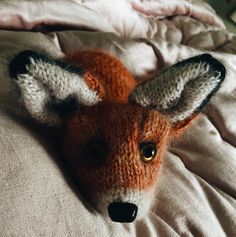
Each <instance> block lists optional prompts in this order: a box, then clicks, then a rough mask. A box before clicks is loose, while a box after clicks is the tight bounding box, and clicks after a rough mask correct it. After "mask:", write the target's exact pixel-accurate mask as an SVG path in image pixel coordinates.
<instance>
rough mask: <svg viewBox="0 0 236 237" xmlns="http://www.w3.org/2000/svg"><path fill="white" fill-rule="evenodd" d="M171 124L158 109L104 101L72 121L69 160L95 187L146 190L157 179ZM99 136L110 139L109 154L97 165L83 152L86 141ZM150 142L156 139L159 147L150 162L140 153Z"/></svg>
mask: <svg viewBox="0 0 236 237" xmlns="http://www.w3.org/2000/svg"><path fill="white" fill-rule="evenodd" d="M170 127H171V125H170V123H169V122H168V120H166V119H165V118H164V117H163V116H162V115H161V114H159V113H158V112H156V111H151V110H147V109H145V108H142V107H139V106H136V105H128V104H110V103H101V104H99V105H95V106H92V107H84V108H81V109H80V112H79V116H78V117H73V118H71V119H70V120H69V122H68V134H67V144H69V146H70V147H68V149H67V150H68V152H69V160H70V162H72V163H73V167H74V168H75V172H76V173H77V174H78V176H79V178H80V179H81V180H82V181H83V182H85V184H86V185H88V184H89V186H90V187H91V186H92V187H93V188H94V189H100V190H107V189H110V188H132V189H146V188H148V187H151V186H152V185H153V183H154V182H155V181H156V176H157V174H158V170H159V168H160V166H161V163H162V158H163V155H164V153H165V150H166V143H167V140H168V136H169V132H170ZM97 138H98V139H104V140H105V141H106V143H107V144H108V146H109V154H108V157H107V161H106V162H105V164H104V165H102V166H101V167H96V168H94V167H89V166H86V165H84V163H83V155H81V151H82V148H83V146H84V144H86V143H87V142H89V141H91V140H93V139H97ZM146 141H152V142H155V143H156V144H157V149H158V152H157V156H156V157H155V158H154V160H153V161H152V162H150V163H148V164H145V163H143V162H142V161H141V159H140V156H139V144H140V143H142V142H146ZM82 154H83V153H82Z"/></svg>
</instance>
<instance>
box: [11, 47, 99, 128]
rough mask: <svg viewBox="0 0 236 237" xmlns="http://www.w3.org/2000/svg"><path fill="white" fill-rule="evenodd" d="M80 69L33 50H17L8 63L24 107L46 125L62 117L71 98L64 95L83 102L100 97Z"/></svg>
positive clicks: (91, 102)
mask: <svg viewBox="0 0 236 237" xmlns="http://www.w3.org/2000/svg"><path fill="white" fill-rule="evenodd" d="M80 71H81V70H77V68H75V67H72V66H71V65H70V64H68V65H66V63H63V62H59V61H58V60H53V59H50V58H48V57H45V55H42V54H39V53H36V52H33V51H23V52H21V53H19V54H18V55H17V56H16V57H15V58H14V59H13V60H12V61H11V62H10V65H9V72H10V75H11V76H12V77H13V78H14V79H15V80H16V83H17V85H18V87H19V89H20V92H21V99H22V101H23V104H24V106H25V108H26V109H27V110H28V112H29V113H30V114H31V116H32V117H34V118H35V119H36V120H38V121H40V122H41V123H45V124H48V125H59V124H60V123H61V122H62V118H65V117H66V116H65V114H64V113H67V112H68V111H67V107H68V106H69V104H71V100H69V104H68V103H67V102H68V98H69V99H70V98H71V97H73V98H74V99H75V101H74V104H76V102H77V104H83V105H93V104H96V103H98V102H99V101H100V98H99V95H98V94H97V92H96V91H93V90H91V89H90V88H89V86H88V85H87V83H86V81H85V80H84V78H83V74H81V73H80ZM60 104H61V105H62V106H60ZM63 105H65V106H66V108H65V106H64V108H63ZM53 106H54V107H53ZM57 107H58V108H59V110H58V109H57ZM60 109H62V110H60ZM69 112H70V111H69Z"/></svg>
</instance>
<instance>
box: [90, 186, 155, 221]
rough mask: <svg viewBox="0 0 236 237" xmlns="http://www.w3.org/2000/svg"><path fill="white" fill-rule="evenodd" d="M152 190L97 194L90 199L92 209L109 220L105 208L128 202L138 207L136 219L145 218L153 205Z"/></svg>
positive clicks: (115, 191)
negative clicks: (114, 203)
mask: <svg viewBox="0 0 236 237" xmlns="http://www.w3.org/2000/svg"><path fill="white" fill-rule="evenodd" d="M153 197H154V190H153V189H150V190H132V189H123V190H122V189H119V190H113V189H111V190H107V191H106V192H103V193H97V194H96V195H94V196H93V197H91V198H92V200H91V201H92V204H93V206H94V208H95V209H96V210H97V211H98V212H99V213H101V214H102V215H103V216H104V217H107V218H109V216H108V211H107V208H108V206H109V204H110V203H112V202H129V203H133V204H135V205H136V206H137V207H138V213H137V217H136V220H137V219H140V218H142V217H143V216H145V215H146V214H147V213H148V212H149V210H150V207H151V205H152V203H153Z"/></svg>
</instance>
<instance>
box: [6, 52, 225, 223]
mask: <svg viewBox="0 0 236 237" xmlns="http://www.w3.org/2000/svg"><path fill="white" fill-rule="evenodd" d="M9 72H10V75H11V76H12V78H14V79H15V82H16V84H17V85H18V87H19V89H20V92H21V99H22V103H23V104H24V106H25V108H26V109H27V110H28V112H29V114H30V115H31V116H32V117H33V118H34V119H36V120H38V121H39V122H41V123H43V124H45V125H47V126H61V125H62V124H65V126H66V134H64V144H65V150H66V152H65V159H66V160H67V161H68V163H69V164H70V167H71V170H72V171H73V172H74V176H75V177H76V181H78V182H79V183H80V184H81V185H82V186H83V188H84V189H85V190H86V192H87V194H89V195H87V197H88V198H89V200H90V202H91V203H92V205H93V206H94V208H95V209H96V210H98V211H99V212H100V213H102V214H103V215H104V216H109V217H110V218H111V220H113V221H116V222H132V221H134V220H135V218H136V216H138V218H140V217H142V216H143V215H145V213H147V212H148V210H149V209H150V206H151V204H152V198H153V194H154V191H155V189H156V186H157V185H156V184H157V181H158V175H159V174H160V169H161V165H162V161H163V158H164V155H165V152H166V149H167V146H168V143H169V142H170V141H171V140H172V139H173V138H174V137H176V136H177V135H178V134H180V133H181V132H182V131H183V130H184V129H185V128H186V127H187V126H188V125H189V124H190V122H191V121H192V120H193V119H194V118H195V117H196V116H197V114H198V113H200V112H201V111H202V110H203V109H204V107H205V106H206V105H207V103H208V101H209V100H210V98H211V97H212V96H213V94H214V93H216V91H217V90H218V89H219V87H220V85H221V83H222V82H223V80H224V78H225V68H224V66H223V64H222V63H220V62H219V61H218V60H217V59H215V58H213V57H212V56H211V55H209V54H203V55H199V56H195V57H192V58H190V59H187V60H184V61H182V62H179V63H177V64H175V65H173V66H172V67H170V68H168V69H166V70H165V71H163V72H161V73H160V74H159V75H157V76H156V77H154V78H153V79H151V80H148V81H144V82H142V83H138V82H137V81H136V80H135V78H134V77H133V75H131V74H130V72H129V71H128V69H127V68H126V67H125V66H124V65H123V64H122V63H121V61H119V60H118V59H117V58H115V57H114V56H111V55H109V54H107V53H105V52H102V51H100V50H87V51H76V52H72V53H70V54H67V55H66V57H65V58H63V59H52V58H50V57H49V56H47V55H45V54H41V53H37V52H33V51H23V52H21V53H20V54H18V55H16V56H15V58H14V59H13V60H12V61H11V62H10V65H9ZM71 98H73V100H71ZM68 101H69V102H68ZM70 101H73V102H74V103H75V105H74V111H73V112H72V113H70V115H69V116H64V115H65V113H67V111H68V110H67V109H66V108H65V107H68V106H69V104H70ZM58 105H63V106H64V110H63V109H60V112H59V111H58V108H59V107H60V106H58ZM63 106H62V107H61V108H63Z"/></svg>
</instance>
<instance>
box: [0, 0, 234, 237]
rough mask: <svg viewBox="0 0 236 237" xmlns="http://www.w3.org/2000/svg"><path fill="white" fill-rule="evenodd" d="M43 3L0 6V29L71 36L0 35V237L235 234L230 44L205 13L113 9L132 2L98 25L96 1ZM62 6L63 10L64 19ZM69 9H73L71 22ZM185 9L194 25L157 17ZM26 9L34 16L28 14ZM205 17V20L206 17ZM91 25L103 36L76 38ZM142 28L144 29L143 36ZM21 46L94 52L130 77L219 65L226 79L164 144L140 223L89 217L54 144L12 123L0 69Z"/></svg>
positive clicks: (152, 5)
mask: <svg viewBox="0 0 236 237" xmlns="http://www.w3.org/2000/svg"><path fill="white" fill-rule="evenodd" d="M42 2H43V4H42ZM47 2H50V4H49V5H47V4H46V1H40V2H39V1H20V4H19V5H17V3H18V2H16V1H14V0H11V1H1V3H0V5H1V7H0V9H1V11H2V12H3V13H4V14H6V15H5V16H7V17H8V18H7V17H4V18H1V20H0V25H1V28H2V29H3V28H4V27H5V29H24V30H28V29H39V28H40V29H42V28H44V29H45V25H47V24H49V23H48V22H51V26H53V27H55V26H58V25H61V24H64V25H63V27H66V26H67V27H68V29H69V28H70V29H71V28H73V29H74V30H70V31H61V32H51V33H48V34H42V33H33V32H13V31H3V30H2V31H0V236H4V237H5V236H6V237H8V236H17V237H18V236H19V237H21V236H22V237H26V236H27V237H28V236H63V237H64V236H65V237H66V236H68V237H69V236H70V237H71V236H72V237H76V236H85V237H86V236H95V237H96V236H98V237H101V236H102V237H106V236H112V237H113V236H114V237H121V236H122V237H124V236H131V237H132V236H140V237H141V236H142V237H154V236H161V237H169V236H171V237H172V236H173V237H174V236H188V237H189V236H197V237H198V236H207V237H215V236H217V237H218V236H219V237H224V236H235V229H236V182H235V180H236V148H235V146H236V123H235V117H236V100H235V99H236V80H235V76H236V71H235V65H236V56H235V55H234V54H235V52H236V48H235V42H236V37H235V36H234V35H232V34H229V33H228V32H227V31H225V30H224V27H223V26H222V22H221V21H220V20H219V19H218V18H217V17H216V16H215V15H214V13H213V12H212V10H210V9H209V8H208V7H206V8H205V7H204V11H202V12H201V9H202V8H203V7H202V6H201V5H199V4H197V5H196V7H194V6H195V5H194V3H193V1H179V2H178V1H173V4H172V5H171V6H181V7H180V8H178V11H180V12H179V13H178V11H177V10H176V9H175V8H166V9H165V7H163V8H160V6H163V5H162V4H163V1H154V2H152V1H151V2H149V1H122V4H123V5H122V6H123V8H125V7H130V5H129V4H130V3H132V5H134V6H135V9H136V10H135V11H134V10H131V8H129V9H128V10H127V12H128V13H127V12H125V13H124V14H123V15H122V9H123V8H121V9H118V8H116V11H117V12H118V13H119V14H120V16H122V17H120V18H116V19H117V21H118V22H115V20H114V19H113V18H108V16H110V15H112V14H111V11H113V10H114V9H113V8H106V4H104V2H105V1H97V3H96V4H95V2H96V1H65V0H64V1H47ZM59 2H60V3H59ZM27 3H30V4H31V5H27ZM99 3H100V5H99ZM169 3H170V4H171V0H170V1H169ZM83 4H85V5H83ZM125 4H126V5H125ZM145 4H146V5H145ZM178 4H179V5H178ZM189 4H190V5H189ZM29 6H30V7H29ZM39 6H40V7H39ZM58 6H60V7H59V8H57V7H58ZM32 7H33V8H32ZM109 7H110V5H109ZM62 8H63V9H67V10H65V13H64V14H63V11H61V10H60V9H62ZM25 9H26V10H25ZM69 9H72V10H73V12H72V13H71V14H70V11H69ZM132 9H133V8H132ZM150 9H151V10H152V11H151V10H150ZM158 9H159V10H160V9H162V10H161V11H158ZM186 9H187V10H188V9H192V10H193V11H191V13H192V14H193V17H194V18H195V19H193V18H191V17H187V16H186V17H184V16H176V17H173V19H172V20H171V21H170V20H169V21H168V20H167V19H163V18H164V17H165V13H167V12H166V11H167V10H169V11H170V12H169V15H171V14H172V15H174V14H175V15H178V14H181V13H182V14H184V13H185V14H187V13H188V11H187V10H186ZM23 10H24V11H23ZM72 10H71V11H72ZM105 10H106V11H105ZM35 11H38V13H39V14H38V15H37V14H32V12H33V13H35ZM137 11H138V13H137ZM40 12H41V13H42V12H43V13H44V14H40ZM104 12H105V13H104ZM129 12H132V14H134V15H132V16H133V17H135V18H133V19H139V20H140V21H139V24H138V25H137V28H132V27H131V26H132V24H133V23H134V22H135V21H132V20H131V21H128V20H127V19H128V18H127V17H129V16H131V15H130V14H129ZM141 12H142V13H141ZM77 13H78V16H77ZM118 13H117V14H118ZM200 13H202V14H200ZM207 13H209V14H208V16H212V17H210V18H207V17H206V15H207ZM17 14H18V15H19V16H20V18H17V17H16V16H17ZM27 14H28V15H27ZM145 14H146V15H147V14H150V15H151V14H152V15H156V18H155V17H154V18H153V17H148V18H147V17H144V16H145ZM158 14H159V15H158ZM26 16H27V17H28V18H27V17H26ZM33 16H34V17H36V18H37V19H36V20H35V19H34V17H33ZM40 16H41V18H40ZM43 16H44V18H43ZM45 16H47V18H46V17H45ZM56 16H57V17H56ZM85 16H86V17H85ZM21 17H23V18H22V19H23V20H22V21H21V20H20V21H19V19H21ZM196 17H198V18H196ZM65 19H67V20H65ZM88 19H92V20H91V21H90V22H89V20H88ZM107 19H108V20H107ZM147 19H148V20H147ZM158 19H163V20H158ZM196 19H198V21H197V20H196ZM11 21H12V23H11ZM68 21H69V23H68ZM42 22H44V23H45V25H43V23H42ZM55 22H56V23H55ZM54 23H55V24H54ZM131 23H132V24H131ZM129 24H131V25H129ZM91 25H92V26H93V27H94V28H93V29H96V30H100V31H109V32H113V33H102V32H85V31H84V32H81V31H78V30H76V29H81V27H82V28H83V27H86V26H87V28H90V29H91V27H92V26H91ZM145 25H146V27H147V28H143V26H145ZM118 26H119V27H118ZM121 26H123V27H121ZM37 27H38V28H37ZM130 27H131V28H130ZM75 28H76V29H75ZM87 28H86V29H87ZM130 29H134V30H133V31H132V30H130ZM143 29H147V30H146V31H143ZM114 32H115V33H116V34H118V35H123V36H125V35H126V36H127V34H129V32H131V33H132V34H131V33H130V34H131V36H132V37H133V36H139V37H145V38H148V39H149V40H151V42H153V43H154V44H155V45H156V47H157V48H158V50H159V51H160V54H161V57H162V59H161V58H156V56H155V54H154V51H153V49H152V47H151V46H149V45H148V44H146V43H145V42H137V41H132V40H128V39H121V38H119V37H117V36H116V35H115V34H114ZM140 32H141V33H140ZM209 39H210V40H209ZM29 48H30V49H34V50H37V51H44V52H47V53H48V54H50V55H52V56H54V57H60V56H62V55H63V53H64V52H68V51H71V50H74V49H80V48H83V49H85V48H102V49H104V50H106V51H108V52H110V53H111V54H113V55H115V56H117V57H119V58H120V59H121V60H122V61H123V62H124V64H125V65H127V67H128V68H129V69H130V71H131V72H132V73H133V74H134V75H135V76H136V77H137V78H149V77H152V76H153V75H154V74H155V73H157V72H158V71H159V70H160V69H161V68H160V62H161V60H164V67H167V66H169V65H171V64H173V63H175V62H177V61H178V60H181V59H183V58H187V57H190V56H193V55H196V54H199V53H202V52H205V50H211V53H212V54H213V55H214V56H215V57H217V58H219V59H220V60H222V62H223V63H224V64H225V65H226V67H227V75H226V81H225V82H224V85H223V86H222V88H221V89H220V91H219V92H218V94H217V95H216V96H215V97H214V98H213V100H212V102H211V103H210V105H209V106H208V108H207V110H206V111H205V114H204V115H202V116H201V117H200V118H199V119H198V120H197V121H195V122H194V124H193V126H192V127H191V128H190V129H189V130H188V131H187V132H186V133H185V134H184V136H183V137H182V138H181V139H180V140H179V141H178V142H175V143H174V144H172V145H171V148H170V149H169V152H168V154H167V156H166V159H165V163H164V167H163V170H162V175H161V177H160V180H159V186H158V189H157V193H156V195H155V203H154V205H153V208H152V210H151V212H150V214H149V215H148V216H147V217H146V218H144V219H142V220H140V221H136V222H135V223H132V224H125V225H122V224H119V223H112V222H111V221H109V220H105V219H104V218H103V217H102V216H101V215H99V214H98V213H96V212H94V210H93V209H92V207H90V206H89V204H88V203H86V201H85V200H84V199H83V197H82V196H81V195H80V193H79V192H77V191H76V190H75V189H74V188H73V185H71V182H70V180H69V179H68V178H67V175H66V173H65V171H64V169H63V167H62V165H61V162H60V159H58V154H57V149H56V148H57V142H53V140H54V139H55V137H57V136H56V135H53V131H51V130H47V129H42V128H41V127H39V126H37V125H35V124H34V123H32V122H30V121H29V120H25V119H23V118H22V117H21V116H20V115H19V114H20V108H19V104H18V103H17V101H16V96H15V95H14V92H15V87H14V83H13V82H12V80H11V79H10V78H9V76H8V74H7V65H8V62H9V60H10V59H11V58H12V56H13V55H14V54H16V53H17V52H19V51H22V50H24V49H29ZM57 132H58V131H57ZM48 134H49V135H48Z"/></svg>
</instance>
